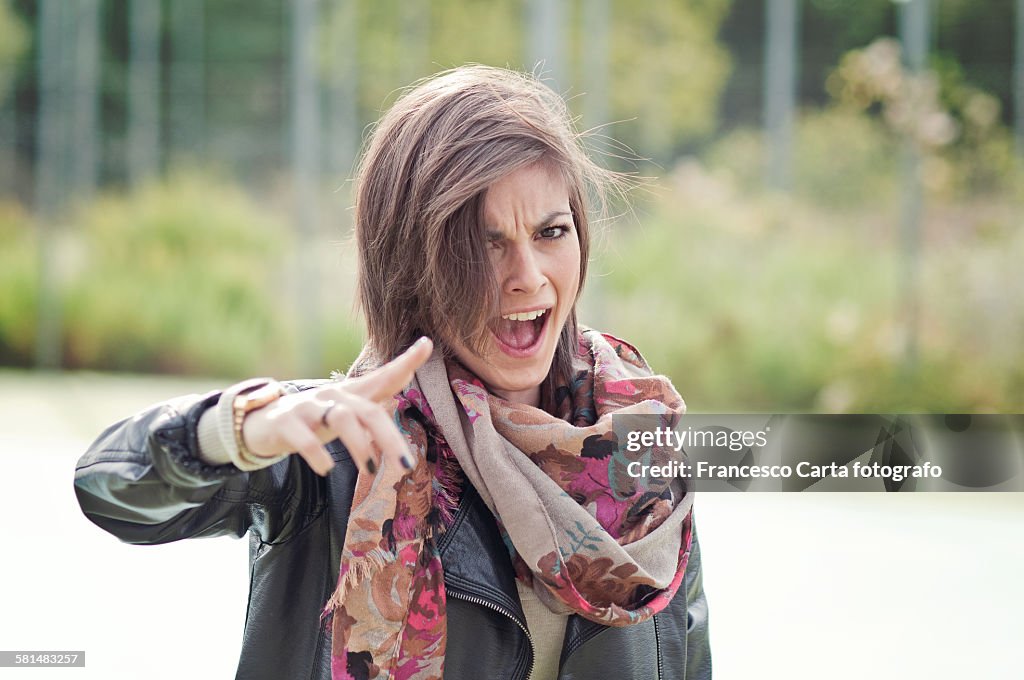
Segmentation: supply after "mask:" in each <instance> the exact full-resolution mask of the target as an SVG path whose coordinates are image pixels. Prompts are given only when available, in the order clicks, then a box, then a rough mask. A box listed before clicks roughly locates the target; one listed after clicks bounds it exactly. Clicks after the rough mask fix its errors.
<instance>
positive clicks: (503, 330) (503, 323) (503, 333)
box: [491, 308, 551, 358]
mask: <svg viewBox="0 0 1024 680" xmlns="http://www.w3.org/2000/svg"><path fill="white" fill-rule="evenodd" d="M550 312H551V309H550V308H547V309H538V310H534V311H530V312H516V313H512V314H505V315H503V316H502V317H500V318H499V319H498V320H496V321H495V322H494V323H492V324H491V333H492V334H493V335H494V338H495V340H496V341H497V343H498V347H499V348H501V351H503V352H504V353H505V354H508V355H509V356H513V357H520V358H521V357H527V356H530V355H531V354H533V353H534V352H535V351H536V350H537V348H539V347H540V345H541V340H543V338H544V330H545V328H547V323H548V317H549V316H551V314H550Z"/></svg>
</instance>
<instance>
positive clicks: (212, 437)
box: [197, 378, 289, 472]
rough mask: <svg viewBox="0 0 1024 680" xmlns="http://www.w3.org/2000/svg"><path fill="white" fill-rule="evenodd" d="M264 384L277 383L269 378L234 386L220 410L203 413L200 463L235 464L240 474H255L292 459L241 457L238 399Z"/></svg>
mask: <svg viewBox="0 0 1024 680" xmlns="http://www.w3.org/2000/svg"><path fill="white" fill-rule="evenodd" d="M260 382H262V383H263V384H267V383H272V382H274V381H273V380H271V379H269V378H261V379H256V380H246V381H244V382H240V383H237V384H235V385H232V386H231V387H229V388H228V389H226V390H224V393H223V394H221V396H220V399H219V400H218V401H217V404H216V406H214V407H212V408H210V409H208V410H207V411H206V412H205V413H203V415H202V417H201V418H200V419H199V426H198V427H197V439H198V440H199V458H200V460H202V461H203V462H205V463H207V464H209V465H225V464H227V463H233V464H234V466H235V467H236V468H238V469H239V470H242V471H245V472H252V471H254V470H262V469H263V468H265V467H270V466H271V465H273V464H274V463H277V462H280V461H282V460H284V459H285V458H287V457H288V455H289V454H287V453H286V454H284V455H281V456H275V457H273V458H262V457H258V456H251V458H246V459H243V458H242V457H241V456H240V455H239V451H238V444H237V442H236V441H235V426H234V409H233V404H234V401H235V397H237V396H238V395H239V394H240V393H242V392H243V391H247V390H252V389H254V387H255V386H259V383H260Z"/></svg>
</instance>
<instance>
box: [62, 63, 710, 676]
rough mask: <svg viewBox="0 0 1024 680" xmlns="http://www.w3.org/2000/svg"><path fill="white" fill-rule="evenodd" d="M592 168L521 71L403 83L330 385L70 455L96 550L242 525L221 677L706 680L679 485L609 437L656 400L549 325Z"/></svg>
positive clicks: (699, 594)
mask: <svg viewBox="0 0 1024 680" xmlns="http://www.w3.org/2000/svg"><path fill="white" fill-rule="evenodd" d="M609 177H610V176H609V175H607V174H606V173H603V172H602V171H601V170H600V169H598V168H597V166H595V165H594V164H592V163H591V161H589V160H588V159H587V157H586V155H585V154H584V153H583V151H582V149H581V146H580V145H579V142H578V139H577V137H576V136H575V135H574V133H573V131H572V124H571V121H570V118H569V116H568V113H567V111H566V108H565V105H564V102H562V100H561V99H560V98H559V97H558V96H557V95H555V94H554V93H553V92H552V91H551V90H549V89H548V88H547V87H545V86H544V85H542V84H540V83H539V82H538V81H537V80H535V79H533V78H531V77H529V76H526V75H522V74H517V73H513V72H510V71H505V70H501V69H494V68H487V67H481V66H474V67H465V68H459V69H455V70H453V71H449V72H446V73H443V74H440V75H438V76H436V77H434V78H431V79H428V80H427V81H424V82H423V83H421V84H419V85H418V86H417V87H415V88H414V89H412V90H411V91H409V92H408V93H406V94H405V95H404V96H403V97H402V98H401V99H399V101H398V102H397V103H396V104H395V105H394V107H393V108H392V109H391V110H390V111H389V112H388V113H387V114H386V115H385V116H384V117H383V118H382V119H381V121H380V122H379V124H378V125H377V127H376V129H375V130H374V133H373V135H372V137H371V139H370V141H369V143H368V146H367V149H366V151H365V153H364V156H363V159H362V163H361V166H360V171H359V175H358V185H357V193H356V207H355V223H356V239H357V244H358V252H359V300H360V304H361V307H362V310H363V312H364V314H365V316H366V321H367V331H368V333H367V335H368V341H367V345H366V347H365V348H364V351H363V352H362V354H361V355H360V357H359V358H358V359H357V361H356V363H355V364H354V366H353V367H352V369H351V370H350V371H349V373H348V376H347V377H346V378H345V379H343V380H334V381H306V382H292V383H288V384H281V383H277V382H275V381H273V380H269V379H258V380H255V381H247V382H245V383H241V384H239V385H235V386H233V387H231V388H229V389H227V390H225V391H224V392H222V393H213V394H209V395H206V396H201V397H200V396H188V397H182V398H180V399H176V400H172V401H169V402H166V403H163V404H159V405H157V406H154V407H153V408H151V409H149V410H147V411H145V412H144V413H142V414H140V415H138V416H136V417H135V418H133V419H130V420H127V421H124V422H122V423H119V424H116V425H114V426H112V427H111V428H110V429H108V430H107V431H106V432H105V433H104V434H103V435H101V437H100V438H99V439H98V440H97V442H96V443H95V444H94V445H93V446H92V448H91V449H90V450H89V451H88V452H87V453H86V454H85V456H84V457H83V458H82V460H81V461H80V463H79V467H78V472H77V476H76V491H77V494H78V498H79V502H80V503H81V506H82V509H83V511H84V512H85V513H86V515H87V516H88V517H89V518H90V519H91V520H92V521H94V522H95V523H96V524H98V525H99V526H101V527H103V528H104V529H106V530H107V531H110V532H111V533H113V534H115V535H117V536H118V537H119V538H121V539H122V540H125V541H128V542H133V543H162V542H166V541H173V540H177V539H181V538H187V537H193V536H212V535H222V534H232V535H235V536H238V537H241V536H242V535H244V534H245V533H246V532H247V531H248V532H249V538H250V546H251V565H252V574H251V584H250V602H249V612H248V616H247V619H246V627H245V635H244V639H243V648H242V656H241V660H240V662H239V669H238V676H237V677H239V678H246V679H249V678H268V679H269V678H275V679H279V678H314V679H317V680H321V679H323V680H326V679H327V678H329V677H333V678H334V679H338V678H388V677H396V678H417V679H419V678H422V679H438V678H442V677H444V678H533V679H534V680H547V679H549V678H556V677H558V678H597V677H616V678H619V677H621V678H629V677H651V678H655V677H657V678H706V677H710V674H711V671H710V656H709V649H708V642H707V635H706V625H707V617H706V603H705V600H704V595H703V590H702V586H701V574H700V555H699V550H698V546H697V541H696V535H695V533H694V531H693V522H692V512H691V506H692V494H690V493H688V492H687V490H686V489H685V488H683V486H682V484H681V482H680V481H679V480H665V479H643V478H641V479H636V478H632V477H629V476H627V475H624V474H622V472H621V471H622V469H624V467H623V463H624V462H625V461H626V458H625V456H627V455H637V454H627V453H625V452H624V451H622V450H620V449H619V447H617V446H616V441H617V440H616V435H615V432H614V431H613V429H612V415H615V416H622V417H627V416H630V415H648V417H650V416H651V415H653V416H654V417H655V419H656V421H657V422H658V423H669V424H671V423H673V422H674V421H675V419H677V418H678V415H679V414H680V413H682V411H683V409H684V405H683V402H682V399H681V398H680V397H679V395H678V394H677V393H676V391H675V390H674V389H673V387H672V385H671V384H670V383H669V382H668V380H667V379H665V378H664V377H661V376H656V375H653V374H652V372H651V371H650V369H649V368H648V366H647V364H646V363H645V362H644V360H643V359H642V358H641V357H640V355H639V353H638V352H637V351H636V350H635V349H634V348H633V347H632V346H630V345H629V344H628V343H626V342H624V341H622V340H618V339H616V338H614V337H612V336H608V335H602V334H600V333H597V332H595V331H591V330H584V329H581V328H579V327H578V325H577V322H576V315H575V305H576V302H577V300H578V298H579V294H580V289H581V286H582V283H583V281H584V278H585V274H586V265H587V252H588V243H589V240H588V212H587V206H586V202H587V196H588V192H589V191H590V190H591V189H595V188H596V189H600V188H601V187H602V186H604V183H605V182H606V181H607V180H608V179H609ZM427 338H430V339H427ZM617 422H619V423H620V425H621V423H623V422H626V421H625V420H621V419H620V420H619V421H617ZM644 455H647V456H649V457H650V460H653V461H655V462H656V461H658V460H662V459H664V457H665V456H667V455H671V452H664V451H660V450H655V449H652V450H649V451H647V452H645V454H644Z"/></svg>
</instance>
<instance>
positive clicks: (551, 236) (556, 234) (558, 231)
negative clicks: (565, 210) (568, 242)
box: [540, 225, 569, 241]
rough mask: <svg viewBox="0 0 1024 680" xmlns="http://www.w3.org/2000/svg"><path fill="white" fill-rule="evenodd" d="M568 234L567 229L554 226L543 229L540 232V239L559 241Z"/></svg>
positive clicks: (561, 226)
mask: <svg viewBox="0 0 1024 680" xmlns="http://www.w3.org/2000/svg"><path fill="white" fill-rule="evenodd" d="M568 233H569V227H566V226H564V225H554V226H550V227H545V228H544V229H541V230H540V235H541V238H545V239H548V240H550V241H555V240H557V239H560V238H562V237H563V236H565V235H566V234H568Z"/></svg>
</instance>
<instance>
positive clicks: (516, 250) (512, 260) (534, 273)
mask: <svg viewBox="0 0 1024 680" xmlns="http://www.w3.org/2000/svg"><path fill="white" fill-rule="evenodd" d="M505 260H506V262H505V263H504V264H505V266H504V268H503V269H504V271H503V272H502V290H503V291H504V292H505V293H506V294H507V295H533V294H535V293H537V292H538V291H540V289H541V288H543V287H544V286H545V285H546V284H547V277H546V276H544V272H543V270H542V269H541V263H540V262H539V261H538V258H537V254H536V253H535V252H534V251H533V249H532V248H530V247H529V246H523V245H520V246H517V247H513V248H509V249H508V250H507V251H506V257H505Z"/></svg>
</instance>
